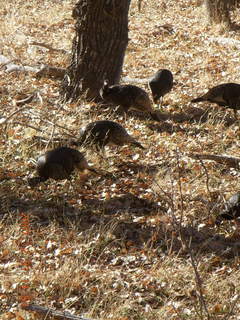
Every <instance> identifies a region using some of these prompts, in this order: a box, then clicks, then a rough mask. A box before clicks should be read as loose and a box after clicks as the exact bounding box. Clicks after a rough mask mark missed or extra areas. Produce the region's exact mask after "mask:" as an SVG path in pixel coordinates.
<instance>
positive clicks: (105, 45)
mask: <svg viewBox="0 0 240 320" xmlns="http://www.w3.org/2000/svg"><path fill="white" fill-rule="evenodd" d="M130 1H131V0H79V1H78V2H77V4H76V5H75V7H74V9H73V13H72V15H73V17H74V18H75V19H76V24H75V31H76V33H75V37H74V39H73V45H72V58H71V64H70V66H69V67H68V68H67V72H66V75H65V77H64V80H63V82H62V87H61V96H62V99H63V100H64V101H74V100H76V99H78V98H79V97H81V96H82V97H84V98H86V99H87V100H94V101H98V100H99V99H100V95H99V90H100V89H101V87H102V85H103V81H104V80H105V79H108V80H109V83H110V84H115V83H119V80H120V75H121V71H122V65H123V60H124V55H125V50H126V47H127V44H128V11H129V5H130Z"/></svg>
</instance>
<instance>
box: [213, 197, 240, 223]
mask: <svg viewBox="0 0 240 320" xmlns="http://www.w3.org/2000/svg"><path fill="white" fill-rule="evenodd" d="M239 217H240V192H237V193H235V194H234V195H233V196H232V197H231V198H230V199H229V200H228V201H227V203H226V209H225V210H223V212H222V213H221V214H220V215H219V216H218V217H217V219H216V224H217V225H219V224H220V223H221V222H222V221H223V220H234V219H237V218H239Z"/></svg>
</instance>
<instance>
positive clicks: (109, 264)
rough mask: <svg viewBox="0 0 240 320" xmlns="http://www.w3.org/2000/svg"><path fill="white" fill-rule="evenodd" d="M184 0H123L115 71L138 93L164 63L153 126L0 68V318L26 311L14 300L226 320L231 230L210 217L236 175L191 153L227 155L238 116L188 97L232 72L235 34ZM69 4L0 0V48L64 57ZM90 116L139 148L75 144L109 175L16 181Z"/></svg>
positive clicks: (239, 184) (28, 60)
mask: <svg viewBox="0 0 240 320" xmlns="http://www.w3.org/2000/svg"><path fill="white" fill-rule="evenodd" d="M198 2H199V1H197V0H179V1H176V0H169V1H162V0H161V1H160V0H149V1H141V12H140V13H139V12H138V7H137V4H138V1H134V0H132V6H131V11H130V16H129V18H130V22H129V27H130V34H129V38H130V41H129V45H128V48H127V52H126V58H125V62H124V70H123V76H124V77H125V76H128V77H130V78H139V79H146V81H144V82H141V83H140V84H139V83H138V82H136V83H134V84H136V85H138V86H140V87H142V88H143V89H144V90H146V91H148V93H150V92H149V89H148V86H147V82H148V79H149V77H150V76H151V75H152V74H154V73H155V72H156V71H157V70H159V69H160V68H167V69H169V70H171V71H172V73H173V76H174V82H175V83H174V87H173V89H172V91H171V92H170V93H169V94H168V95H166V96H165V97H164V103H163V108H164V112H159V114H160V115H161V119H162V121H160V122H154V121H153V120H151V119H148V118H147V117H146V114H142V113H140V112H139V113H138V112H137V111H136V112H135V111H134V112H129V113H128V114H127V117H126V119H125V117H124V116H123V115H122V114H118V113H116V112H115V109H113V108H111V107H109V106H108V105H107V106H104V105H98V104H94V103H85V102H84V101H80V102H78V103H69V104H60V103H59V101H58V97H59V86H60V81H58V80H53V79H48V78H47V77H37V78H35V76H34V73H31V72H11V73H10V72H6V71H5V69H6V68H5V67H6V66H4V65H3V66H2V68H1V69H0V106H1V114H0V123H1V127H0V140H1V144H0V215H1V223H0V230H1V233H0V245H1V246H0V271H1V273H0V298H1V299H0V314H1V315H0V318H1V319H34V318H35V319H38V316H37V315H34V314H31V313H30V312H28V311H24V310H22V309H21V307H20V303H21V302H29V301H30V302H32V303H34V304H39V305H42V306H48V307H50V308H53V309H56V310H58V311H64V310H65V311H68V312H70V313H71V314H75V315H84V317H86V318H93V319H114V320H117V319H118V320H120V319H121V320H128V319H129V320H130V319H136V320H139V319H144V320H155V319H161V320H173V319H175V320H178V319H191V320H196V319H219V320H220V319H230V320H236V319H238V317H239V314H240V302H239V294H240V292H239V290H240V289H239V282H240V271H239V263H240V259H239V254H240V246H239V243H240V242H239V231H238V229H237V227H236V226H235V224H234V223H233V222H232V221H230V222H227V221H224V222H222V223H221V225H220V226H219V227H217V226H216V225H215V218H216V216H217V215H218V214H219V213H220V212H221V210H222V208H223V207H224V202H225V201H226V200H227V199H228V198H229V197H230V196H231V195H232V194H234V193H236V192H238V191H239V188H240V179H239V177H240V172H239V168H238V166H234V165H233V166H232V165H230V164H231V162H230V164H229V162H228V161H220V162H217V161H214V157H212V159H213V160H209V159H210V158H209V157H208V158H206V157H205V158H204V157H202V158H201V157H200V155H204V154H208V155H209V154H211V155H216V156H217V155H219V156H220V155H226V156H229V157H233V159H234V158H237V159H238V158H240V151H239V122H237V121H236V120H235V119H234V117H233V115H232V110H228V109H224V108H221V107H218V106H217V105H214V104H210V103H208V102H201V104H199V105H198V108H196V107H195V106H194V105H193V104H192V103H191V102H190V101H191V99H193V98H194V97H197V96H198V95H200V94H202V93H204V92H206V91H207V89H208V88H211V87H213V86H215V85H218V84H220V83H225V82H237V83H239V82H240V80H239V65H238V64H239V50H238V48H237V43H238V41H240V35H239V33H237V32H236V31H231V32H229V31H227V30H225V29H224V27H222V26H221V27H214V28H212V27H210V26H209V25H207V23H206V20H204V19H203V17H205V8H204V7H201V6H198ZM72 7H73V1H70V0H63V1H55V0H51V1H50V0H44V1H36V0H33V1H25V2H24V1H20V0H13V1H2V3H1V6H0V22H1V23H0V47H1V53H0V54H2V55H4V56H5V57H7V58H8V59H10V60H11V61H15V62H14V63H16V64H19V65H28V66H36V65H40V64H46V65H50V66H56V67H62V68H64V67H66V66H67V65H68V63H69V60H68V59H69V56H68V55H67V54H66V52H68V51H69V50H70V48H71V40H72V37H73V27H74V20H73V19H72V17H71V11H72ZM233 15H234V13H233ZM233 18H234V20H235V21H236V23H238V24H239V23H240V22H239V21H238V16H237V15H235V16H234V17H233ZM219 38H221V39H225V40H226V41H225V43H224V44H223V43H221V42H219V41H216V39H219ZM228 39H231V40H232V39H233V40H235V42H234V43H233V42H231V41H227V40H228ZM34 41H35V42H38V43H45V44H46V45H48V46H50V47H51V48H57V49H59V50H60V51H56V50H49V49H48V47H43V46H36V45H34V46H33V45H32V44H31V43H32V42H34ZM32 94H33V96H32ZM28 97H33V99H32V100H31V99H28ZM25 99H26V100H25ZM19 101H21V103H20V104H19V105H18V103H19ZM17 102H18V103H17ZM104 119H109V120H112V121H117V122H118V123H120V124H122V125H123V126H124V127H125V128H126V129H127V131H128V132H129V134H131V135H132V136H134V138H136V140H137V141H141V143H142V144H143V145H144V147H146V149H145V150H142V149H137V148H134V147H133V148H131V147H130V146H128V145H127V146H120V147H118V146H107V147H106V148H105V149H106V158H105V159H102V157H100V156H99V155H98V154H96V153H94V152H93V151H92V150H86V151H85V154H86V159H87V160H88V163H89V164H90V165H91V166H93V167H94V168H101V169H102V170H104V171H105V172H106V171H107V172H108V173H109V174H105V175H101V176H99V175H94V174H92V175H91V174H89V173H86V174H82V175H79V176H78V175H77V174H76V175H75V176H73V187H72V188H71V189H69V185H68V183H66V182H65V181H60V182H56V181H51V180H49V181H48V183H47V184H44V183H42V184H40V185H39V186H38V187H36V188H35V189H31V188H30V187H28V185H27V177H28V176H29V175H30V174H32V173H34V170H35V164H34V159H36V158H37V157H38V155H40V154H42V153H44V152H45V151H46V150H47V149H52V148H54V147H56V140H55V138H56V137H63V138H66V139H69V138H70V137H71V138H74V137H76V136H77V135H78V133H79V129H80V128H81V127H83V126H85V125H86V124H88V123H89V122H92V121H96V120H104ZM36 135H40V136H42V137H44V138H45V139H37V138H36V137H35V136H36ZM80 151H83V150H82V149H81V150H80ZM193 154H197V155H199V156H197V157H195V158H194V157H190V156H189V155H193ZM218 158H219V159H224V158H221V157H216V159H218ZM234 163H235V162H234Z"/></svg>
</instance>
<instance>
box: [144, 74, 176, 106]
mask: <svg viewBox="0 0 240 320" xmlns="http://www.w3.org/2000/svg"><path fill="white" fill-rule="evenodd" d="M148 84H149V87H150V89H151V91H152V96H153V101H154V103H158V101H159V100H160V98H162V100H163V97H164V96H165V94H167V93H168V92H169V91H171V90H172V87H173V75H172V72H171V71H169V70H167V69H160V70H158V71H157V72H156V73H155V75H154V76H153V77H152V78H151V79H150V80H149V83H148Z"/></svg>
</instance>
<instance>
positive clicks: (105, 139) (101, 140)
mask: <svg viewBox="0 0 240 320" xmlns="http://www.w3.org/2000/svg"><path fill="white" fill-rule="evenodd" d="M108 143H113V144H116V145H118V146H123V145H125V144H131V145H134V146H136V147H138V148H141V149H144V147H143V146H142V145H141V144H140V143H139V142H137V141H136V140H135V139H134V138H133V137H132V136H130V135H129V134H128V133H127V131H126V129H125V128H124V127H122V126H121V125H120V124H119V123H117V122H114V121H109V120H102V121H95V122H91V123H89V124H88V125H87V126H86V127H85V128H84V129H82V130H81V132H80V138H79V140H78V141H76V142H73V144H75V145H82V144H84V145H94V146H95V147H96V148H97V150H103V149H104V147H105V146H106V145H107V144H108Z"/></svg>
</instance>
